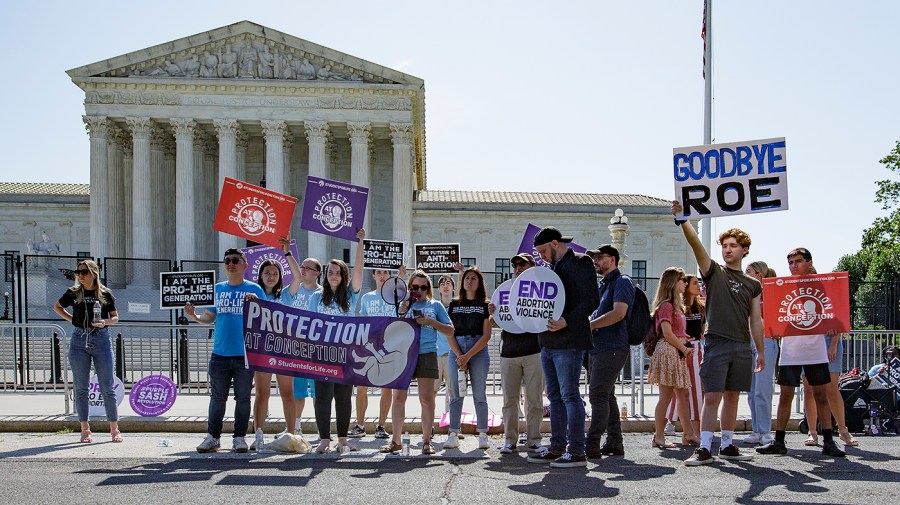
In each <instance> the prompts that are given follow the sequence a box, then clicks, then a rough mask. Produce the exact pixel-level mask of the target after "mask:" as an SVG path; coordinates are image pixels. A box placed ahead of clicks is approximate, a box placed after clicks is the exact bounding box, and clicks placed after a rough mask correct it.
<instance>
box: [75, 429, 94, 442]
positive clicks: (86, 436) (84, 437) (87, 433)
mask: <svg viewBox="0 0 900 505" xmlns="http://www.w3.org/2000/svg"><path fill="white" fill-rule="evenodd" d="M93 441H94V439H93V438H91V430H84V431H82V432H81V440H79V441H78V443H80V444H89V443H91V442H93Z"/></svg>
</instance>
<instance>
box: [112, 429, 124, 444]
mask: <svg viewBox="0 0 900 505" xmlns="http://www.w3.org/2000/svg"><path fill="white" fill-rule="evenodd" d="M109 435H110V436H111V437H112V441H113V443H114V444H120V443H122V432H121V431H119V430H115V431H111V432H109Z"/></svg>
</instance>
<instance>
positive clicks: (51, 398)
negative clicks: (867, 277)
mask: <svg viewBox="0 0 900 505" xmlns="http://www.w3.org/2000/svg"><path fill="white" fill-rule="evenodd" d="M617 393H618V388H617ZM379 399H380V397H379V395H378V394H375V395H370V396H369V407H368V410H367V414H368V415H367V416H366V431H367V432H369V433H370V434H371V433H374V429H375V424H376V423H377V421H378V420H377V415H378V402H379ZM487 399H488V409H489V413H490V414H492V415H494V416H496V421H497V423H499V422H500V417H501V411H502V407H503V398H502V397H500V396H490V395H489V396H488V397H487ZM584 399H585V401H587V397H586V396H584ZM657 399H658V396H656V395H645V396H644V401H645V404H644V412H645V413H646V414H647V415H646V416H640V415H637V416H635V415H630V416H629V417H628V418H626V419H623V426H622V429H623V431H625V432H628V433H650V432H652V431H653V429H654V423H653V411H654V409H655V408H656V403H657ZM772 401H773V405H777V404H778V395H777V394H776V395H775V397H774V398H773V400H772ZM623 402H625V403H626V404H627V405H628V408H629V411H630V410H631V397H630V395H629V393H628V392H627V391H626V394H625V395H623V396H621V397H620V398H619V403H620V404H621V403H623ZM312 403H313V402H312V400H311V399H307V401H306V406H305V408H304V411H303V418H302V420H303V432H304V433H315V432H316V426H315V418H314V416H313V405H312ZM544 403H545V404H547V401H546V398H545V401H544ZM208 407H209V397H208V396H207V395H205V394H180V395H179V396H178V399H177V400H176V401H175V404H174V405H173V406H172V408H171V409H170V410H169V411H168V412H166V414H165V415H164V416H158V417H141V416H139V415H137V414H136V413H135V412H134V411H133V410H132V409H131V406H130V405H129V403H128V396H127V395H126V397H125V399H124V400H123V401H122V404H121V405H120V406H119V417H120V419H119V424H120V428H121V430H122V431H123V432H125V433H137V432H146V433H206V428H207V426H206V424H207V411H208ZM226 408H227V410H226V413H227V414H226V418H225V430H224V431H225V432H226V433H228V432H230V431H231V430H232V429H233V428H232V422H233V421H234V418H233V417H230V416H229V414H233V412H234V401H233V399H232V398H229V401H228V405H227V407H226ZM638 408H639V407H638ZM71 409H72V411H73V412H74V405H72V407H71ZM444 410H445V409H444V401H443V399H442V397H439V398H438V408H437V412H436V414H435V417H436V418H437V419H436V421H435V425H436V426H437V424H438V422H439V421H440V417H441V414H442V413H443V412H444ZM463 411H464V412H474V406H473V404H472V399H471V395H470V396H469V397H467V398H466V400H465V402H464V406H463ZM587 411H588V416H590V404H588V406H587ZM774 412H775V409H774V408H773V415H774ZM406 416H407V417H406V422H405V423H404V426H403V431H408V432H409V433H414V434H421V433H422V425H421V418H420V416H421V407H420V405H419V401H418V398H417V397H416V396H415V395H410V397H409V399H408V401H407V404H406ZM353 419H354V420H355V419H356V398H355V397H354V398H353ZM800 419H802V416H801V415H799V414H795V415H794V416H793V418H792V419H791V422H790V423H789V425H788V429H789V430H796V429H797V425H798V423H799V421H800ZM77 423H78V418H77V417H76V416H75V414H74V413H73V414H70V415H66V414H65V396H64V395H63V394H62V393H61V392H60V393H53V392H49V393H33V392H18V391H16V392H2V393H0V432H44V433H47V432H56V431H60V430H66V429H77V427H78V424H77ZM351 426H352V424H351ZM385 426H386V428H387V430H388V431H393V427H392V425H391V421H390V416H388V421H387V423H385ZM91 428H92V429H93V430H94V431H104V430H106V429H107V424H106V422H105V421H104V420H103V418H102V417H101V418H98V419H97V420H96V421H91ZM462 428H463V433H475V427H474V426H473V425H467V424H463V426H462ZM283 429H284V413H283V410H282V406H281V400H280V399H279V398H278V396H277V393H276V392H274V391H273V396H272V398H271V399H270V401H269V417H268V420H267V423H266V429H265V431H266V433H278V432H280V431H282V430H283ZM332 429H334V428H332ZM446 431H447V428H446V427H437V428H436V432H437V433H446ZM524 431H525V422H524V419H521V420H520V432H524ZM541 431H542V432H543V433H549V432H550V421H549V419H547V418H544V420H543V422H542V426H541ZM735 431H752V430H751V427H750V409H749V407H748V406H747V399H746V395H742V397H741V401H740V402H739V404H738V423H737V426H736V427H735ZM489 433H490V434H492V435H499V434H502V433H503V428H502V426H495V427H492V428H491V429H490V430H489Z"/></svg>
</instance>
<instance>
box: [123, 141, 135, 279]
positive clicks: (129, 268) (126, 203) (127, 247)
mask: <svg viewBox="0 0 900 505" xmlns="http://www.w3.org/2000/svg"><path fill="white" fill-rule="evenodd" d="M122 133H123V135H124V137H123V139H122V202H123V209H124V210H123V212H122V221H123V224H124V226H125V233H124V234H123V236H122V237H123V238H122V240H123V241H124V251H125V252H124V253H123V254H122V255H123V256H124V257H126V258H133V257H134V248H133V246H132V241H133V240H134V236H133V232H132V226H133V223H134V221H133V219H134V218H133V212H132V206H133V205H134V202H133V201H132V197H133V195H134V184H133V183H132V177H133V173H134V150H133V147H132V141H131V134H130V133H129V132H128V131H124V130H123V132H122ZM133 278H134V266H133V265H132V264H131V262H130V261H127V262H125V283H126V284H131V280H132V279H133Z"/></svg>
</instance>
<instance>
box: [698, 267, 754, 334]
mask: <svg viewBox="0 0 900 505" xmlns="http://www.w3.org/2000/svg"><path fill="white" fill-rule="evenodd" d="M703 282H704V283H706V325H707V326H706V336H707V337H709V336H710V335H712V336H716V337H719V338H726V339H729V340H736V341H738V342H750V322H749V320H750V304H751V301H752V300H753V299H754V298H756V297H757V296H760V295H761V294H762V284H760V282H759V281H758V280H756V279H754V278H753V277H750V276H748V275H747V274H745V273H744V272H741V271H740V270H732V269H730V268H728V267H724V266H722V265H720V264H718V263H716V262H715V261H711V262H710V267H709V272H705V273H703Z"/></svg>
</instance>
